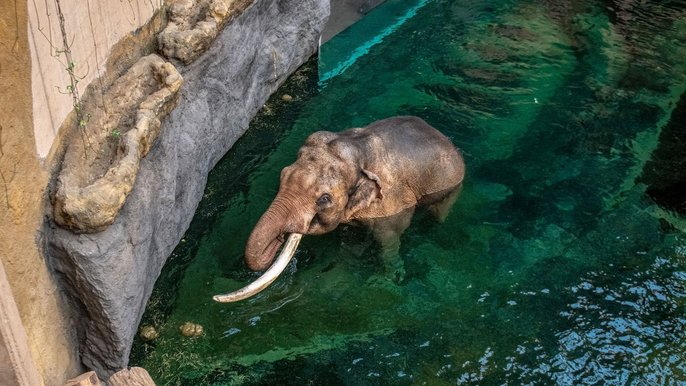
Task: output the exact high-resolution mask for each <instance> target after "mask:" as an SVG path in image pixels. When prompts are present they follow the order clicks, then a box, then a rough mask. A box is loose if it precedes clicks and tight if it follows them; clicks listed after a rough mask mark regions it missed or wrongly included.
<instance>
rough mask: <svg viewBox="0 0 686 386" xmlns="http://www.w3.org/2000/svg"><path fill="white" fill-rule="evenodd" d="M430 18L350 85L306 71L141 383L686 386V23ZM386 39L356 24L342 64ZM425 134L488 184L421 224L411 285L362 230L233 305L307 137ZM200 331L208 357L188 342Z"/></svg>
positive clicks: (223, 206) (603, 10)
mask: <svg viewBox="0 0 686 386" xmlns="http://www.w3.org/2000/svg"><path fill="white" fill-rule="evenodd" d="M396 3H397V2H396ZM420 3H421V7H418V8H417V9H416V10H414V11H413V12H414V14H412V15H411V17H408V18H406V19H404V20H403V22H402V23H400V24H398V25H397V26H394V27H393V30H392V31H391V32H390V33H387V34H384V35H383V36H382V37H381V38H379V39H377V40H375V41H374V44H373V45H370V46H369V47H368V48H367V49H366V50H364V52H362V51H360V53H361V54H360V55H358V56H357V57H356V58H355V60H353V61H352V62H350V63H348V64H349V65H348V67H346V68H345V69H344V71H341V72H340V73H339V74H338V75H337V76H334V77H331V78H330V79H328V80H326V82H323V83H320V80H321V79H320V78H319V77H318V76H317V70H316V67H317V64H316V63H315V62H314V61H311V62H310V63H308V64H307V65H305V66H304V67H303V68H302V69H301V70H299V72H298V73H297V74H296V75H294V76H293V77H292V78H291V79H290V80H289V81H288V82H287V83H286V85H285V86H284V87H283V88H282V89H281V90H279V92H278V93H277V94H276V95H275V96H273V97H272V98H271V99H270V101H269V102H268V103H267V105H266V106H265V108H264V109H263V110H262V112H261V113H260V114H259V115H258V116H257V117H256V118H255V119H254V120H253V122H252V123H251V129H250V130H249V131H248V133H247V134H246V136H244V137H243V138H241V139H240V140H239V142H238V143H237V144H236V146H235V147H234V148H233V149H232V150H231V151H230V152H229V154H227V155H226V157H225V158H224V159H223V160H222V161H221V162H220V163H219V164H218V165H217V167H216V168H215V170H214V171H213V172H212V173H211V175H210V177H209V181H208V186H207V189H206V193H205V197H204V199H203V201H202V202H201V204H200V207H199V209H198V211H197V213H196V215H195V218H194V220H193V223H192V225H191V228H190V229H189V231H188V232H187V234H186V236H185V237H184V240H182V242H181V244H180V245H179V246H178V247H177V249H176V250H175V251H174V253H173V255H172V257H171V258H170V260H169V262H168V263H167V265H166V266H165V268H164V271H163V274H162V276H161V277H160V279H159V280H158V283H157V284H156V288H155V290H154V293H153V295H152V297H151V300H150V302H149V305H148V308H147V311H146V314H145V315H144V319H143V322H142V324H147V325H153V326H155V328H157V330H158V331H159V332H160V337H159V338H157V339H156V340H154V341H152V342H142V341H136V343H135V345H134V349H133V352H132V355H131V363H132V364H135V365H140V366H143V367H145V368H146V369H148V371H149V372H150V373H151V374H152V375H153V377H154V378H155V380H156V381H157V382H158V383H159V384H171V385H228V384H245V385H266V384H293V385H301V384H326V385H339V384H340V385H378V384H398V385H403V384H408V385H409V384H413V385H414V384H419V385H421V384H427V385H440V384H455V383H457V384H478V385H496V384H497V385H501V384H513V385H521V384H560V385H577V384H617V385H625V384H630V385H643V384H651V385H652V384H656V385H671V384H679V383H683V382H686V366H684V364H683V363H686V360H684V359H686V358H684V356H686V343H684V342H685V341H684V340H683V337H684V336H686V219H685V218H684V201H683V195H682V194H681V192H683V185H684V178H685V177H686V176H685V175H684V170H686V169H685V168H684V166H686V165H684V161H683V160H684V159H685V158H684V153H683V151H684V150H683V149H684V146H683V141H684V136H683V121H684V100H685V99H684V98H686V76H685V74H686V62H685V61H684V60H683V59H684V58H686V17H685V16H686V5H685V4H681V3H678V2H650V3H646V2H641V3H638V2H631V1H592V0H585V1H579V2H562V1H553V0H547V1H544V2H533V1H500V2H495V3H494V2H486V1H447V0H445V1H441V0H434V1H428V2H414V3H413V5H417V4H420ZM394 4H395V3H394ZM395 5H397V4H395ZM388 9H390V8H387V9H385V10H384V8H383V6H380V7H379V8H377V9H375V10H374V11H372V12H370V17H377V19H375V20H377V21H378V20H379V19H380V18H381V16H379V15H380V14H377V15H376V16H374V13H375V12H388ZM394 12H395V14H397V15H396V16H398V18H394V19H392V20H400V18H402V16H404V15H405V14H406V12H405V13H403V12H400V11H394ZM370 20H372V19H370ZM377 27H379V26H377ZM379 28H380V27H379ZM379 30H381V31H385V30H384V29H383V28H380V29H379ZM367 41H369V39H368V37H367V36H362V35H359V34H358V33H357V32H356V30H355V26H353V27H351V28H350V29H348V30H347V31H346V32H345V33H342V34H341V35H339V36H337V37H334V38H333V39H332V40H330V41H329V42H328V43H327V45H331V46H330V47H331V48H332V49H331V50H330V51H329V53H335V52H340V53H339V54H332V55H334V56H335V55H340V58H338V59H337V58H336V57H329V58H328V59H327V60H333V62H342V61H345V60H347V58H348V56H346V55H347V53H349V52H350V50H347V49H345V50H343V49H340V47H352V46H356V45H358V46H359V44H362V43H365V42H367ZM284 93H288V94H290V95H292V96H293V97H294V100H293V101H292V102H285V101H283V100H282V99H281V96H282V95H283V94H284ZM404 114H412V115H418V116H421V117H423V118H424V119H426V120H427V121H428V122H429V123H431V124H432V125H433V126H435V127H436V128H438V129H439V130H441V131H442V132H444V133H445V134H446V135H447V136H448V137H449V138H451V139H452V140H453V142H454V143H455V144H456V145H457V146H459V147H460V148H461V149H462V150H463V152H464V154H465V158H466V161H467V165H468V176H467V179H466V181H465V186H464V190H463V192H462V194H461V197H460V199H459V200H458V202H457V203H456V205H455V207H454V208H453V211H452V213H451V215H450V216H449V217H448V219H447V220H446V222H445V223H443V224H437V223H436V222H434V221H433V220H432V219H431V218H430V216H426V215H424V214H422V213H419V214H418V215H417V216H415V218H414V219H413V222H412V225H411V226H410V228H409V230H408V231H407V232H406V233H405V234H404V235H403V237H402V246H401V250H400V257H399V264H402V265H404V268H405V271H406V275H405V277H404V279H403V280H402V281H401V282H400V283H395V282H393V281H391V280H388V278H386V277H385V276H384V270H383V268H382V264H381V262H380V261H379V259H378V257H377V256H378V246H377V245H376V244H375V242H374V241H373V239H372V238H371V236H370V235H369V234H368V232H366V231H365V230H364V229H360V228H354V227H348V226H344V227H340V228H339V229H338V230H336V231H335V232H332V233H330V234H327V235H324V236H318V237H306V238H304V239H303V242H302V243H301V246H300V248H299V250H298V252H297V253H296V257H295V259H294V262H293V263H291V264H290V265H289V267H288V268H287V272H286V273H285V274H284V275H283V276H282V277H281V278H280V279H279V280H278V281H277V282H276V283H275V284H274V285H273V286H272V287H270V288H269V289H267V290H266V291H265V292H263V293H261V294H260V295H258V296H256V297H255V298H253V299H250V300H247V301H245V302H241V303H236V304H229V305H226V304H224V305H219V304H214V303H213V302H212V300H211V296H212V295H213V294H215V293H220V292H226V291H228V290H232V289H235V288H238V287H241V286H242V285H244V284H246V283H247V282H249V281H250V280H252V279H253V278H254V277H255V274H254V273H251V272H249V271H248V270H247V269H246V268H245V267H244V265H243V262H242V254H243V247H244V244H245V240H246V239H247V236H248V234H249V232H250V229H251V227H252V226H253V224H254V223H255V222H256V221H257V219H258V218H259V216H260V215H261V213H262V212H263V211H264V209H265V208H266V207H267V206H268V205H269V202H270V200H271V198H272V197H273V196H274V194H275V193H276V190H277V186H278V178H279V172H280V169H281V168H282V167H284V166H286V165H288V164H290V163H291V162H292V161H293V160H294V158H295V154H296V152H297V149H298V148H299V146H300V144H301V143H302V142H303V140H304V139H305V138H306V137H307V135H309V134H310V133H311V132H313V131H316V130H320V129H327V130H331V131H339V130H343V129H345V128H348V127H356V126H357V127H359V126H363V125H366V124H368V123H369V122H372V121H374V120H376V119H381V118H385V117H388V116H392V115H404ZM186 320H191V321H194V322H196V323H200V324H202V325H203V326H204V328H205V331H206V333H205V335H203V336H202V337H198V338H184V337H181V336H180V335H179V333H178V326H179V325H180V324H181V323H183V322H185V321H186Z"/></svg>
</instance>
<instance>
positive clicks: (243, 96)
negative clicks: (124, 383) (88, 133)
mask: <svg viewBox="0 0 686 386" xmlns="http://www.w3.org/2000/svg"><path fill="white" fill-rule="evenodd" d="M328 12H329V2H328V0H298V1H295V0H289V1H278V2H276V1H271V0H255V1H254V2H253V3H252V4H251V5H250V6H249V7H248V8H246V10H245V11H244V12H243V13H242V14H240V15H239V16H237V17H236V18H235V19H234V21H233V22H230V23H229V24H228V25H226V26H225V27H224V29H223V30H222V31H221V32H220V33H219V35H218V36H217V39H216V40H215V41H214V43H212V45H210V47H209V49H208V51H207V52H205V53H203V54H201V55H200V56H199V57H198V59H196V60H195V61H193V62H192V63H191V64H190V65H188V66H182V65H179V66H177V68H178V69H179V72H180V73H181V74H182V76H183V78H184V86H183V87H182V88H181V91H180V97H179V102H178V104H177V107H176V109H174V110H173V111H172V112H171V113H170V114H169V116H168V117H167V119H166V120H165V122H164V124H163V127H162V128H161V131H160V135H159V137H158V139H157V142H156V144H155V145H154V146H152V148H151V149H150V152H149V153H148V155H147V156H146V157H145V158H143V159H142V161H141V163H140V168H139V171H138V176H137V180H136V183H135V185H134V186H133V189H132V191H131V193H130V194H129V196H128V198H127V199H126V203H125V204H124V206H123V207H122V209H121V211H120V212H119V215H118V216H117V218H116V219H115V220H114V223H112V225H110V226H109V227H108V228H106V229H104V230H103V231H101V232H98V233H92V234H76V233H74V232H72V231H70V230H68V229H63V228H61V227H57V226H54V224H49V229H46V232H47V239H48V246H47V253H48V255H49V256H50V259H51V261H52V262H53V265H54V267H55V270H56V271H57V273H58V274H59V275H60V277H62V278H64V282H65V283H66V285H67V287H68V288H67V289H68V291H69V295H70V299H71V301H72V303H74V304H75V305H76V306H75V307H74V308H75V309H77V310H81V312H82V313H81V314H79V315H75V317H74V320H76V321H77V323H78V325H77V326H76V328H77V330H78V331H79V334H80V335H79V337H80V350H79V351H80V354H81V359H82V361H83V363H84V365H85V366H87V367H88V368H92V369H94V370H96V371H97V372H98V375H99V376H100V377H101V378H103V379H106V378H107V377H108V376H109V375H111V374H112V373H114V372H115V371H117V370H119V369H121V368H124V367H126V365H127V364H128V355H129V351H130V349H131V345H132V343H133V339H134V337H135V335H136V334H137V332H138V323H139V321H140V319H141V316H142V314H143V311H144V309H145V304H146V303H147V300H148V298H149V297H150V293H151V292H152V289H153V286H154V283H155V280H156V279H157V277H158V276H159V274H160V270H161V269H162V266H163V265H164V263H165V261H166V259H167V257H168V256H169V254H170V253H171V252H172V250H173V249H174V247H175V246H176V245H177V243H178V242H179V240H180V239H181V238H182V236H183V234H184V232H185V231H186V229H188V226H189V224H190V222H191V220H192V218H193V213H194V212H195V209H196V207H197V205H198V203H199V202H200V199H201V198H202V195H203V191H204V187H205V184H206V181H207V174H208V173H209V171H210V170H211V169H212V168H213V167H214V165H215V164H216V163H217V162H218V161H219V159H221V157H222V156H223V155H224V154H225V153H226V152H227V151H228V149H229V148H230V147H231V146H232V145H233V144H234V143H235V142H236V140H237V139H238V138H239V137H240V136H241V135H242V134H243V132H244V131H245V130H246V129H247V128H248V124H249V122H250V119H252V117H253V116H254V115H255V114H256V113H257V111H258V110H259V109H260V108H261V107H262V106H263V105H264V103H265V101H266V100H267V98H268V97H269V96H270V95H271V94H272V93H274V92H275V91H276V90H277V88H278V87H279V86H280V85H281V84H282V83H283V82H284V81H285V79H286V77H287V76H288V75H289V74H291V73H292V72H293V71H295V70H296V69H297V68H298V67H299V66H300V65H301V64H302V63H303V62H304V61H306V60H307V59H308V58H309V57H310V56H311V55H312V54H314V53H315V52H316V50H317V47H318V41H319V35H320V33H321V30H322V29H323V25H324V23H325V20H326V18H327V16H328Z"/></svg>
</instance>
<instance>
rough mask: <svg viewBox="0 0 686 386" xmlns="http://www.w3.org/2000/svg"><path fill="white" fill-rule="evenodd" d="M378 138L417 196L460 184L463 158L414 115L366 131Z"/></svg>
mask: <svg viewBox="0 0 686 386" xmlns="http://www.w3.org/2000/svg"><path fill="white" fill-rule="evenodd" d="M365 129H366V130H367V132H368V133H369V134H371V135H373V136H377V137H379V138H381V140H382V141H383V143H384V146H385V147H386V148H387V150H388V152H389V153H390V154H394V155H395V157H393V158H395V160H394V161H395V162H398V163H400V164H401V165H399V166H400V167H401V169H402V170H403V173H407V174H408V176H407V179H408V182H409V183H410V184H411V185H415V186H414V187H413V190H416V191H417V193H418V194H419V195H426V194H430V193H434V192H438V191H442V190H445V189H449V188H452V187H454V186H457V185H459V184H460V183H462V180H463V179H464V175H465V165H464V159H463V157H462V154H461V153H460V151H459V150H458V149H457V148H456V147H455V145H454V144H453V143H452V141H451V140H450V139H449V138H448V137H446V136H445V135H443V133H441V132H440V131H438V130H437V129H435V128H434V127H432V126H431V125H429V124H428V123H426V122H425V121H424V120H423V119H421V118H419V117H414V116H400V117H392V118H387V119H383V120H380V121H376V122H373V123H371V124H370V125H369V126H367V127H366V128H365Z"/></svg>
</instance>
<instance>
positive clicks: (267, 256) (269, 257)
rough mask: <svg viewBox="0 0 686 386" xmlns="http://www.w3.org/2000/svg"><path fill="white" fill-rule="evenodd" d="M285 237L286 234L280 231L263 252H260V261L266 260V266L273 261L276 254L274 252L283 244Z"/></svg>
mask: <svg viewBox="0 0 686 386" xmlns="http://www.w3.org/2000/svg"><path fill="white" fill-rule="evenodd" d="M285 239H286V234H285V233H282V234H280V235H278V236H277V237H276V238H275V239H274V240H272V241H271V242H270V243H269V245H267V247H266V248H265V249H264V253H263V254H262V261H264V262H266V263H267V264H265V265H267V267H268V266H269V265H270V264H271V263H272V262H273V261H274V257H275V256H276V252H278V250H279V248H281V245H283V242H284V240H285Z"/></svg>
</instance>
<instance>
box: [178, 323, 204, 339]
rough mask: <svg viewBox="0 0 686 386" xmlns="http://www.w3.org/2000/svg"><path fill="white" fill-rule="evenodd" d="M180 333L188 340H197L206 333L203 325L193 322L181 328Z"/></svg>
mask: <svg viewBox="0 0 686 386" xmlns="http://www.w3.org/2000/svg"><path fill="white" fill-rule="evenodd" d="M179 332H180V333H181V335H183V336H185V337H188V338H195V337H198V336H201V335H202V334H203V333H204V331H203V328H202V326H201V325H199V324H197V323H192V322H186V323H184V324H182V325H181V326H179Z"/></svg>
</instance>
